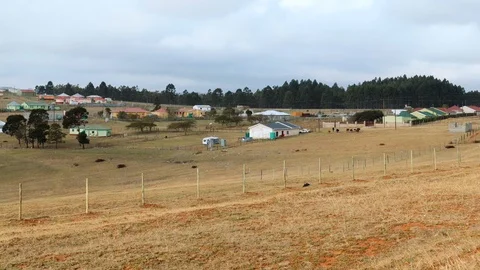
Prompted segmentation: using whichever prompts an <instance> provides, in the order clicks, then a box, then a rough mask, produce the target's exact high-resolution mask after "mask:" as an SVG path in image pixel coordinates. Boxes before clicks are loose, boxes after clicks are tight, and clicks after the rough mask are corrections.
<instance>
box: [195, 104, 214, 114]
mask: <svg viewBox="0 0 480 270" xmlns="http://www.w3.org/2000/svg"><path fill="white" fill-rule="evenodd" d="M192 109H193V110H200V111H204V112H209V111H211V110H212V107H211V106H210V105H195V106H193V108H192Z"/></svg>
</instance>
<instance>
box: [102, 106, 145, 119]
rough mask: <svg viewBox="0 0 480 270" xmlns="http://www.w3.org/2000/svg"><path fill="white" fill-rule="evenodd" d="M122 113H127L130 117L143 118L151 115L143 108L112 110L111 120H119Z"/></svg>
mask: <svg viewBox="0 0 480 270" xmlns="http://www.w3.org/2000/svg"><path fill="white" fill-rule="evenodd" d="M120 112H125V113H126V114H127V115H128V116H129V117H137V118H143V117H145V116H148V115H150V114H151V113H150V112H149V111H147V110H145V109H142V108H117V109H113V110H112V114H111V115H110V117H111V118H118V114H119V113H120Z"/></svg>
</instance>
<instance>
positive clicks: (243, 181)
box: [242, 164, 246, 193]
mask: <svg viewBox="0 0 480 270" xmlns="http://www.w3.org/2000/svg"><path fill="white" fill-rule="evenodd" d="M242 178H243V179H242V183H243V193H245V178H246V177H245V164H243V174H242Z"/></svg>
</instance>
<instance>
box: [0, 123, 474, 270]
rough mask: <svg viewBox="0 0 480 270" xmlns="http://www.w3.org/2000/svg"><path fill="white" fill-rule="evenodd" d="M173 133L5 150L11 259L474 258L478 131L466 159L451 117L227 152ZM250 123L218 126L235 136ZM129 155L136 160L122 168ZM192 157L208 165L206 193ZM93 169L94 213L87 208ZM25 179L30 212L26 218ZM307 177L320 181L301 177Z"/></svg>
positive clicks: (248, 263) (144, 264) (298, 264)
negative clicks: (455, 144)
mask: <svg viewBox="0 0 480 270" xmlns="http://www.w3.org/2000/svg"><path fill="white" fill-rule="evenodd" d="M470 120H471V121H473V122H474V124H475V125H477V124H478V123H480V121H479V120H478V119H477V118H471V119H470ZM109 124H112V125H119V127H118V128H119V129H120V128H121V127H120V123H109ZM165 134H166V133H165ZM163 135H164V134H162V133H161V134H160V135H159V134H151V135H142V136H137V135H133V134H129V135H127V136H125V137H124V136H118V137H113V138H107V139H95V140H93V141H92V145H90V147H89V148H88V149H86V150H81V149H80V148H79V147H78V146H77V145H76V144H75V143H74V142H68V143H67V144H66V145H64V146H62V149H59V150H54V149H44V150H42V149H11V148H8V149H1V150H0V151H2V155H1V156H0V169H2V178H1V180H0V252H1V254H3V255H2V256H0V268H25V267H26V268H54V269H60V268H78V267H80V268H98V267H99V268H123V269H145V268H147V269H148V268H150V269H199V268H208V269H245V268H262V269H283V268H284V269H292V268H293V269H319V268H331V269H352V268H353V269H403V268H414V269H426V268H435V269H437V268H446V269H452V268H453V269H459V268H462V269H463V268H467V269H475V268H476V266H477V259H478V252H477V251H478V250H480V238H479V237H478V234H477V232H476V229H477V227H479V226H480V220H479V217H478V215H477V214H476V213H477V212H478V209H477V208H478V206H477V199H479V198H478V196H477V195H476V194H478V193H479V191H480V190H478V189H479V188H478V187H477V186H478V185H477V178H478V173H477V169H478V162H477V160H478V158H480V154H479V152H478V145H477V144H473V143H471V144H469V143H466V144H462V145H460V151H459V152H458V153H460V155H461V163H460V164H458V163H457V160H458V159H457V148H453V149H445V148H443V146H444V144H445V143H446V142H450V141H452V140H453V139H454V138H456V137H457V136H458V134H450V133H449V132H448V131H447V121H442V122H438V123H433V124H430V125H424V126H418V127H412V128H399V129H398V130H393V129H388V128H387V129H383V128H377V129H364V130H362V132H361V133H345V132H342V133H339V134H329V133H327V132H325V131H324V132H320V133H311V134H306V135H302V136H298V137H295V138H289V139H283V140H278V141H275V142H265V143H254V144H247V145H243V146H238V147H234V148H229V149H227V150H224V151H220V150H217V151H206V150H201V151H198V150H188V149H187V150H163V149H166V147H167V146H171V145H190V144H192V145H193V144H200V139H201V138H202V137H203V136H204V135H201V134H199V135H188V136H183V135H181V134H177V136H174V137H168V138H164V136H163ZM241 135H242V134H241V132H240V131H238V132H231V133H230V132H228V133H227V132H225V133H221V137H228V138H229V139H228V140H229V141H233V140H235V138H237V137H240V136H241ZM9 138H10V137H7V136H5V135H0V139H1V140H2V141H3V140H7V141H8V140H10V139H9ZM474 140H476V138H474V137H472V138H470V139H469V140H468V141H474ZM6 144H9V143H6ZM432 147H436V149H437V152H436V153H437V156H436V160H437V162H438V164H437V166H438V170H437V171H434V170H433V164H432V153H433V152H432ZM409 150H414V172H413V173H411V172H410V161H409ZM407 151H408V152H407ZM383 153H386V156H387V157H388V164H387V175H386V176H383V168H384V167H383V166H384V165H383ZM352 156H353V161H352ZM99 158H101V159H104V160H105V161H104V162H100V163H98V162H95V160H96V159H99ZM319 158H321V162H322V181H321V183H318V180H319V178H318V176H319V175H318V162H319ZM284 160H285V161H286V165H287V172H286V174H287V188H286V189H285V188H283V186H284V181H283V177H282V170H283V168H282V166H283V161H284ZM120 163H122V164H125V165H127V167H126V168H124V169H117V165H118V164H120ZM352 163H353V164H354V166H355V171H353V169H352ZM75 164H76V165H75ZM243 164H246V172H245V173H246V175H245V177H246V178H245V179H246V186H245V187H246V191H247V192H246V193H243V192H242V190H243V187H242V178H243V177H242V168H243ZM192 166H197V167H198V168H199V171H200V187H199V191H200V198H199V199H197V198H196V190H197V189H196V169H194V168H192ZM141 173H143V174H144V177H145V188H146V191H145V192H146V193H145V194H146V202H147V205H145V206H144V207H140V202H141V200H140V199H141V193H140V177H141ZM353 175H354V176H355V179H354V180H352V176H353ZM87 177H88V178H89V186H90V187H89V188H90V198H89V200H90V211H91V213H90V214H82V213H84V211H85V210H84V205H85V201H84V198H85V195H84V186H85V178H87ZM19 182H22V183H23V188H24V190H23V192H24V217H25V220H23V221H18V220H16V217H17V196H18V189H17V188H18V183H19ZM305 182H308V183H310V186H309V187H305V188H302V186H303V184H304V183H305ZM19 254H20V255H19Z"/></svg>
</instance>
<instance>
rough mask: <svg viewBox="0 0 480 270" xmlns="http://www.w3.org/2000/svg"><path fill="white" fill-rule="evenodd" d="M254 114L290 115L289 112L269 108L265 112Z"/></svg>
mask: <svg viewBox="0 0 480 270" xmlns="http://www.w3.org/2000/svg"><path fill="white" fill-rule="evenodd" d="M254 115H266V116H290V114H288V113H284V112H279V111H275V110H268V111H264V112H258V113H254Z"/></svg>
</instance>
